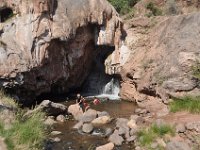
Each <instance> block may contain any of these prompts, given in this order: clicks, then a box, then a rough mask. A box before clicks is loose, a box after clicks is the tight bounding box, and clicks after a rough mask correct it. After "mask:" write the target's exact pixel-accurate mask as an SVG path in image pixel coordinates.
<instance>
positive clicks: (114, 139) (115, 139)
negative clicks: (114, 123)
mask: <svg viewBox="0 0 200 150" xmlns="http://www.w3.org/2000/svg"><path fill="white" fill-rule="evenodd" d="M108 140H109V141H110V142H112V143H114V144H115V145H122V143H123V141H124V139H123V137H122V136H120V135H119V134H118V131H117V130H115V131H114V133H113V134H112V135H110V137H109V139H108Z"/></svg>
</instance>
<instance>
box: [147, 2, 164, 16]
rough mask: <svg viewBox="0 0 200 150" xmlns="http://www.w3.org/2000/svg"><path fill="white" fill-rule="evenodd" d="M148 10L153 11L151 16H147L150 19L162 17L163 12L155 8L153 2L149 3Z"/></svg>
mask: <svg viewBox="0 0 200 150" xmlns="http://www.w3.org/2000/svg"><path fill="white" fill-rule="evenodd" d="M146 8H147V9H148V10H150V11H151V12H150V13H149V14H147V16H148V17H151V16H161V15H162V10H161V9H159V8H158V7H157V6H155V4H154V3H153V2H149V3H148V4H147V6H146Z"/></svg>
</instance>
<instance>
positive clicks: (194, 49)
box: [121, 13, 200, 102]
mask: <svg viewBox="0 0 200 150" xmlns="http://www.w3.org/2000/svg"><path fill="white" fill-rule="evenodd" d="M199 18H200V13H193V14H188V15H179V16H173V17H165V16H161V17H155V18H145V17H144V18H133V19H132V20H129V22H127V27H126V29H127V38H126V43H127V45H128V46H129V47H130V49H131V57H130V59H129V61H128V63H126V64H125V65H124V66H123V67H122V71H121V75H122V79H123V82H122V89H121V96H122V97H123V98H124V99H129V100H139V101H142V100H144V99H146V98H145V96H153V97H157V98H160V99H162V100H163V101H164V102H166V101H167V100H168V99H169V98H170V97H171V96H172V97H180V96H184V95H193V96H195V95H199V94H200V84H199V83H200V79H199V78H198V75H197V74H200V72H199V70H198V69H197V68H198V67H199V61H200V50H199V46H200V45H199V30H200V29H199V25H200V19H199ZM195 68H196V69H195ZM195 72H196V73H195ZM195 74H196V75H195Z"/></svg>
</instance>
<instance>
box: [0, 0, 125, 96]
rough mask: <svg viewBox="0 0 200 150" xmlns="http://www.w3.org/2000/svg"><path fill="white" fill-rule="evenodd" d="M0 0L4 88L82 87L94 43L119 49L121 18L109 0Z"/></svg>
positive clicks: (31, 91)
mask: <svg viewBox="0 0 200 150" xmlns="http://www.w3.org/2000/svg"><path fill="white" fill-rule="evenodd" d="M0 4H1V6H0V14H1V21H2V22H1V23H0V86H1V87H4V88H9V89H15V90H16V91H17V94H19V95H26V96H27V95H34V96H37V95H40V94H41V93H45V92H50V91H53V92H58V93H59V92H67V91H68V90H69V89H72V88H76V87H79V86H80V85H81V84H82V82H83V81H84V79H85V77H86V76H87V75H88V72H89V69H90V66H91V62H92V58H93V56H94V55H95V47H96V46H99V45H108V46H115V48H116V51H117V50H118V48H119V45H120V38H121V32H122V22H121V20H120V19H119V16H118V14H117V13H116V11H115V10H114V8H113V7H112V6H111V5H110V4H109V3H108V2H107V1H106V0H73V1H71V0H30V1H23V0H15V1H11V0H9V1H4V0H1V1H0ZM8 10H9V11H11V12H8ZM9 13H10V14H9ZM5 16H7V17H8V18H5ZM11 16H12V17H11ZM9 17H10V18H9ZM2 18H3V19H2Z"/></svg>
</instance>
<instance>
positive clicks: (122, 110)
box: [53, 100, 135, 150]
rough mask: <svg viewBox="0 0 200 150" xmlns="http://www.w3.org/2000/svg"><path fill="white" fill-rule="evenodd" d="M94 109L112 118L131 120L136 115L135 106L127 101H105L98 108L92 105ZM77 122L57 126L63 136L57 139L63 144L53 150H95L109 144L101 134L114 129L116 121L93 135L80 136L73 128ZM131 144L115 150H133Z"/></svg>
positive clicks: (55, 146) (69, 121)
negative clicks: (131, 116) (107, 129)
mask: <svg viewBox="0 0 200 150" xmlns="http://www.w3.org/2000/svg"><path fill="white" fill-rule="evenodd" d="M72 103H74V102H68V103H66V105H70V104H72ZM91 108H92V109H95V110H98V111H107V112H108V113H109V114H110V115H111V117H112V118H119V117H123V118H129V117H130V115H132V114H133V113H134V109H135V105H134V104H133V103H130V102H125V101H119V100H117V101H103V102H102V103H101V104H99V105H98V106H94V105H91ZM76 123H77V121H73V120H68V121H66V122H65V123H59V124H57V125H56V126H55V130H57V131H61V132H62V133H63V134H62V135H59V136H57V137H59V138H61V142H59V143H56V144H54V145H53V150H95V147H96V146H100V145H103V144H106V143H108V138H107V137H102V136H101V135H102V134H101V133H103V132H104V131H105V129H106V128H108V127H111V128H113V129H114V125H115V120H114V121H113V122H111V123H110V124H108V125H104V126H103V127H99V128H96V129H95V132H93V135H88V134H80V133H79V132H78V131H77V130H73V129H72V127H73V126H74V125H75V124H76ZM132 146H133V145H131V144H123V145H122V146H120V147H116V148H115V150H129V149H130V150H131V149H133V147H132Z"/></svg>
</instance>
